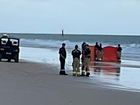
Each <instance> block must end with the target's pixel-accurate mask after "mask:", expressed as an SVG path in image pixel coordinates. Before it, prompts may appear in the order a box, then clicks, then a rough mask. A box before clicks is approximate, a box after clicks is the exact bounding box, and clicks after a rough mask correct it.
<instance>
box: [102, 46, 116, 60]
mask: <svg viewBox="0 0 140 105" xmlns="http://www.w3.org/2000/svg"><path fill="white" fill-rule="evenodd" d="M103 51H104V54H103V59H102V61H106V62H118V59H117V47H113V46H106V47H104V48H103Z"/></svg>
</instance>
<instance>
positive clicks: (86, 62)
mask: <svg viewBox="0 0 140 105" xmlns="http://www.w3.org/2000/svg"><path fill="white" fill-rule="evenodd" d="M90 53H91V50H90V49H89V45H88V44H86V48H85V54H84V69H83V70H82V76H84V75H85V72H86V76H89V75H90V69H89V62H90Z"/></svg>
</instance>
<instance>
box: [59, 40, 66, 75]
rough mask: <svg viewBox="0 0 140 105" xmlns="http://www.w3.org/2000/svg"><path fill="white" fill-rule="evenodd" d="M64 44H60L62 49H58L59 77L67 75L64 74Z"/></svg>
mask: <svg viewBox="0 0 140 105" xmlns="http://www.w3.org/2000/svg"><path fill="white" fill-rule="evenodd" d="M65 45H66V44H65V43H62V47H61V48H60V49H59V60H60V72H59V74H60V75H67V74H66V72H65V59H66V49H65Z"/></svg>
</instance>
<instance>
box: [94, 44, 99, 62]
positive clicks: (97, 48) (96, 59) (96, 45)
mask: <svg viewBox="0 0 140 105" xmlns="http://www.w3.org/2000/svg"><path fill="white" fill-rule="evenodd" d="M98 50H99V45H98V42H96V44H95V61H98V58H97V51H98Z"/></svg>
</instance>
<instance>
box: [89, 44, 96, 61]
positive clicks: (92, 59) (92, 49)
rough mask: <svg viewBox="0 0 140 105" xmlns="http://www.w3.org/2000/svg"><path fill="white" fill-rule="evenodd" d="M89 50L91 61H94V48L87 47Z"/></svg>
mask: <svg viewBox="0 0 140 105" xmlns="http://www.w3.org/2000/svg"><path fill="white" fill-rule="evenodd" d="M89 48H90V50H91V54H90V56H91V61H94V56H95V54H94V48H95V47H94V46H91V45H90V46H89Z"/></svg>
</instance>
